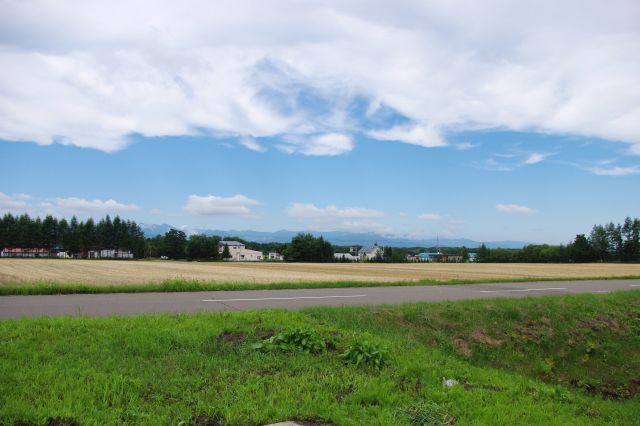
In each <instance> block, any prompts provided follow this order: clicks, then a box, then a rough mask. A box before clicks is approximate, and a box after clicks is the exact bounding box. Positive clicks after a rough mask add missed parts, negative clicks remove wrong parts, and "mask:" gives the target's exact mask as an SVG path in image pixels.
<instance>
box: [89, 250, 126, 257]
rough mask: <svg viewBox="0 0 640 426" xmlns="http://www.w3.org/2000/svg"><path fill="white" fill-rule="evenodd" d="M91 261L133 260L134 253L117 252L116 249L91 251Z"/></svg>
mask: <svg viewBox="0 0 640 426" xmlns="http://www.w3.org/2000/svg"><path fill="white" fill-rule="evenodd" d="M88 257H89V259H133V253H131V252H130V251H129V250H116V249H105V250H100V251H98V250H90V251H89V255H88Z"/></svg>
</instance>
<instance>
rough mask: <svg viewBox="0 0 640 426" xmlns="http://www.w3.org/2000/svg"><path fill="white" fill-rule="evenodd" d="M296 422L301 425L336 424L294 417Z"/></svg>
mask: <svg viewBox="0 0 640 426" xmlns="http://www.w3.org/2000/svg"><path fill="white" fill-rule="evenodd" d="M292 421H294V422H296V423H298V424H299V425H303V426H335V425H334V424H333V423H327V422H325V421H323V420H298V419H294V420H292Z"/></svg>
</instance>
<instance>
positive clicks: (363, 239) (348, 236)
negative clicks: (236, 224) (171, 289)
mask: <svg viewBox="0 0 640 426" xmlns="http://www.w3.org/2000/svg"><path fill="white" fill-rule="evenodd" d="M140 227H141V228H142V231H143V232H144V234H145V236H146V237H154V236H156V235H163V234H164V233H165V232H167V231H168V230H169V229H171V228H174V229H180V228H178V227H175V226H171V225H168V224H159V225H158V224H144V223H142V224H140ZM300 232H305V233H306V232H308V233H310V234H312V235H314V236H316V237H319V236H322V237H324V239H326V240H327V241H329V242H331V244H334V245H340V246H348V245H372V244H376V243H377V244H378V245H383V246H393V247H436V246H440V247H462V246H465V247H468V248H475V247H479V246H480V245H481V244H482V243H483V242H481V241H474V240H471V239H468V238H440V239H436V238H409V237H397V236H385V235H381V234H377V233H373V232H369V233H357V232H345V231H289V230H286V229H282V230H277V231H270V232H267V231H252V230H228V231H224V230H220V229H189V230H188V232H187V233H188V234H204V235H219V236H221V237H239V238H242V239H245V240H247V241H254V242H257V243H271V242H275V243H288V242H290V241H291V238H293V237H294V236H296V235H297V234H299V233H300ZM484 244H485V245H486V246H487V247H488V248H522V247H524V246H525V245H527V244H529V243H527V242H524V241H510V240H506V241H484Z"/></svg>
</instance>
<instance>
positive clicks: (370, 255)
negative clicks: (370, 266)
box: [358, 244, 383, 260]
mask: <svg viewBox="0 0 640 426" xmlns="http://www.w3.org/2000/svg"><path fill="white" fill-rule="evenodd" d="M382 253H383V249H382V247H380V246H379V245H378V244H374V245H372V246H368V247H362V248H361V249H360V250H358V257H359V258H360V259H363V260H364V259H367V260H372V259H375V258H376V257H379V256H382Z"/></svg>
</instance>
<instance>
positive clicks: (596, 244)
mask: <svg viewBox="0 0 640 426" xmlns="http://www.w3.org/2000/svg"><path fill="white" fill-rule="evenodd" d="M589 244H590V245H591V248H592V249H593V254H594V256H595V258H596V259H597V260H600V261H605V260H607V259H608V258H609V238H608V236H607V231H606V229H605V228H604V226H602V225H594V227H593V229H592V230H591V234H589Z"/></svg>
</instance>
